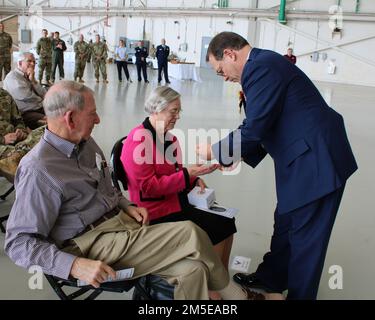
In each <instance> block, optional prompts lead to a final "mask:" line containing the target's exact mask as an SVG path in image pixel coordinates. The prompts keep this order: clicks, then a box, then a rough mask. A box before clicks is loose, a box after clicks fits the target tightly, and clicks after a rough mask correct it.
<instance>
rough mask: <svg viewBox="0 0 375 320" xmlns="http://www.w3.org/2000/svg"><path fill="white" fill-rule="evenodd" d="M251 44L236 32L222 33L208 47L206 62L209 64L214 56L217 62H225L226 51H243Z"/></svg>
mask: <svg viewBox="0 0 375 320" xmlns="http://www.w3.org/2000/svg"><path fill="white" fill-rule="evenodd" d="M247 45H249V42H248V41H247V40H246V39H245V38H243V37H242V36H240V35H239V34H237V33H234V32H227V31H224V32H221V33H219V34H217V35H216V36H215V37H214V38H213V39H212V40H211V42H210V44H209V45H208V49H207V55H206V61H207V62H208V61H209V59H210V56H211V55H212V56H213V57H214V58H215V59H216V60H217V61H220V60H223V57H224V50H225V49H234V50H241V49H242V48H244V47H245V46H247Z"/></svg>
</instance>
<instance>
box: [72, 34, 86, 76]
mask: <svg viewBox="0 0 375 320" xmlns="http://www.w3.org/2000/svg"><path fill="white" fill-rule="evenodd" d="M74 52H75V53H76V58H75V70H74V80H76V79H77V78H79V79H80V80H81V79H82V77H83V73H84V72H85V67H86V61H87V57H88V52H89V45H88V43H87V42H85V41H82V42H81V41H77V42H76V43H75V44H74Z"/></svg>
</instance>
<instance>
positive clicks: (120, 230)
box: [63, 212, 229, 300]
mask: <svg viewBox="0 0 375 320" xmlns="http://www.w3.org/2000/svg"><path fill="white" fill-rule="evenodd" d="M70 243H71V245H70V246H68V247H65V248H64V249H63V250H64V251H66V252H70V253H72V254H75V255H77V256H84V257H87V258H89V259H93V260H100V261H103V262H105V263H107V264H108V265H111V266H112V267H113V268H114V269H116V270H118V269H123V268H129V267H134V268H135V270H134V277H133V278H138V277H141V276H144V275H146V274H150V273H152V274H156V275H159V276H161V277H163V278H165V279H166V280H167V281H168V283H169V284H171V285H174V286H175V290H174V297H175V299H177V300H181V299H194V300H196V299H199V300H204V299H205V300H207V299H208V298H209V297H208V289H210V290H221V289H223V288H224V287H226V286H227V284H228V283H229V276H228V273H227V271H226V270H225V268H224V266H223V265H222V263H221V261H220V259H219V257H218V256H217V254H216V253H215V252H214V251H213V247H212V244H211V241H210V239H209V238H208V236H207V234H206V233H205V232H204V231H203V230H202V229H200V228H199V227H197V226H196V225H195V224H193V223H192V222H189V221H184V222H173V223H163V224H159V225H153V226H142V227H141V226H140V225H139V224H138V223H137V222H136V221H135V220H133V219H132V218H130V217H129V216H128V215H126V214H125V213H123V212H120V213H119V214H118V215H117V216H116V217H114V218H112V219H109V220H108V221H105V222H104V223H102V224H100V225H99V226H97V227H96V228H95V229H93V230H91V231H89V232H86V233H85V234H83V235H82V236H79V237H78V238H74V239H72V240H71V242H70ZM77 247H78V248H77Z"/></svg>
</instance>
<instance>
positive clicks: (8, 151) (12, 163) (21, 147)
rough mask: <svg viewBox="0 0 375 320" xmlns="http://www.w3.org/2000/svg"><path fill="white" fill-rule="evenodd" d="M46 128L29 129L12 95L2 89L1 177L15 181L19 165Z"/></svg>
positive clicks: (0, 105) (0, 91)
mask: <svg viewBox="0 0 375 320" xmlns="http://www.w3.org/2000/svg"><path fill="white" fill-rule="evenodd" d="M44 128H45V127H40V128H38V129H35V130H33V131H31V130H30V129H29V128H27V127H26V126H25V124H24V122H23V120H22V116H21V114H20V113H19V111H18V108H17V105H16V103H15V102H14V100H13V98H12V97H11V95H10V94H9V93H8V92H7V91H5V90H4V89H1V88H0V175H2V176H4V177H6V178H7V179H8V180H9V181H12V180H13V178H14V175H15V173H16V170H17V166H18V163H19V162H20V160H21V158H22V157H23V156H24V155H25V154H26V153H27V152H29V151H30V150H31V148H32V147H33V146H34V145H35V144H36V143H37V142H38V141H39V140H40V138H41V137H42V135H43V132H44Z"/></svg>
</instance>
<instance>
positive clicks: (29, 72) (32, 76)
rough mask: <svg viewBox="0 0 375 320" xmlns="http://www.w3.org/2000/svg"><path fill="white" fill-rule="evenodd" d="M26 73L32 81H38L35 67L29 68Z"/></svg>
mask: <svg viewBox="0 0 375 320" xmlns="http://www.w3.org/2000/svg"><path fill="white" fill-rule="evenodd" d="M26 74H27V76H28V77H29V80H30V81H31V82H32V83H36V80H35V69H34V68H28V69H27V71H26Z"/></svg>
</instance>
